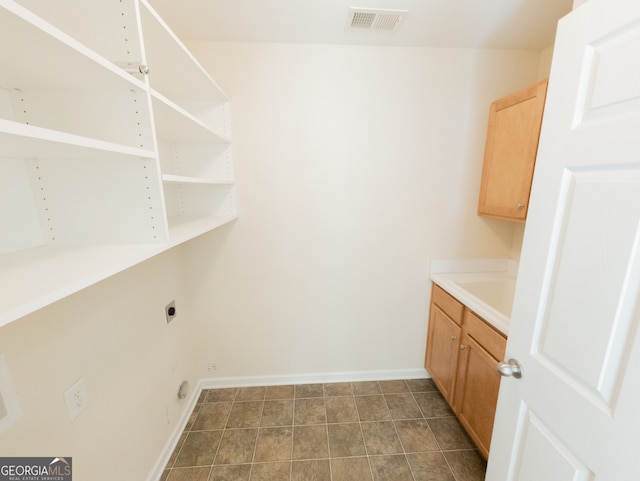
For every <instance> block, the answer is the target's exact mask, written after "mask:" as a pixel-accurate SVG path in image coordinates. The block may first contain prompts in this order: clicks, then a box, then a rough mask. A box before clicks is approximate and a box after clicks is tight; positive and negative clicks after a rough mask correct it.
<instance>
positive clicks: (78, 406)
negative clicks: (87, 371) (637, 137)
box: [64, 377, 89, 421]
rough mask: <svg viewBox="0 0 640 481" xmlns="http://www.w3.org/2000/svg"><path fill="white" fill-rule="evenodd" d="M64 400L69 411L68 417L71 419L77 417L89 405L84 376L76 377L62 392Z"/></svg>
mask: <svg viewBox="0 0 640 481" xmlns="http://www.w3.org/2000/svg"><path fill="white" fill-rule="evenodd" d="M64 400H65V402H66V404H67V412H68V413H69V419H70V420H71V421H73V420H74V419H75V418H77V417H78V416H79V415H80V413H81V412H82V411H84V410H85V409H87V407H88V406H89V396H88V394H87V386H86V384H85V382H84V378H82V377H81V378H80V379H78V380H77V381H76V382H75V383H74V384H73V385H72V386H71V387H70V388H69V389H67V390H66V391H65V393H64Z"/></svg>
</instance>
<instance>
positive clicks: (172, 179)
mask: <svg viewBox="0 0 640 481" xmlns="http://www.w3.org/2000/svg"><path fill="white" fill-rule="evenodd" d="M162 182H164V183H166V184H199V185H233V181H232V180H217V179H204V178H202V177H187V176H184V175H173V174H163V176H162Z"/></svg>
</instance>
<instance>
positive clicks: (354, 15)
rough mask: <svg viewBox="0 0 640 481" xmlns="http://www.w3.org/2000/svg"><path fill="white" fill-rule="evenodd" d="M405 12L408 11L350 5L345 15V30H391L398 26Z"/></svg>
mask: <svg viewBox="0 0 640 481" xmlns="http://www.w3.org/2000/svg"><path fill="white" fill-rule="evenodd" d="M407 13H409V11H408V10H387V9H379V8H355V7H351V8H349V16H348V17H347V27H346V30H347V31H352V32H362V31H380V32H393V31H394V30H396V29H397V28H398V27H399V26H400V23H401V22H402V19H403V18H404V17H405V16H406V15H407Z"/></svg>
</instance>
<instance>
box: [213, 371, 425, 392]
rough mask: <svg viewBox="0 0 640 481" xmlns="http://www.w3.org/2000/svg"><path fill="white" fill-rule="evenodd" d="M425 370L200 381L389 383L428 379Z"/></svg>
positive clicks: (236, 383)
mask: <svg viewBox="0 0 640 481" xmlns="http://www.w3.org/2000/svg"><path fill="white" fill-rule="evenodd" d="M428 377H429V374H428V373H427V371H426V370H425V369H394V370H386V371H349V372H330V373H313V374H282V375H275V376H274V375H272V376H239V377H209V378H204V379H201V380H200V383H201V384H202V388H203V389H217V388H225V387H246V386H278V385H283V384H314V383H328V382H355V381H389V380H396V379H421V378H428Z"/></svg>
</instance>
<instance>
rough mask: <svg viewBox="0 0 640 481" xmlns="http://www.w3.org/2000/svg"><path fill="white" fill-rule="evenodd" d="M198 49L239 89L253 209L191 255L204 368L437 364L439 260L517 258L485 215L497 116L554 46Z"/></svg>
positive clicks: (240, 371) (224, 371)
mask: <svg viewBox="0 0 640 481" xmlns="http://www.w3.org/2000/svg"><path fill="white" fill-rule="evenodd" d="M190 47H191V48H192V50H193V51H194V52H195V54H196V56H198V57H199V58H200V59H201V60H202V61H203V63H204V64H205V66H206V67H207V68H208V69H209V70H210V71H211V72H212V74H213V76H214V78H216V79H217V80H218V82H219V83H220V85H221V86H222V88H223V89H224V90H225V91H226V92H227V94H228V95H229V96H230V97H231V99H232V103H231V106H232V123H233V137H234V158H235V165H236V174H237V188H238V199H239V210H240V219H239V220H238V221H237V222H236V223H235V224H234V225H233V226H230V227H228V228H225V231H224V234H223V235H219V234H214V235H212V236H205V237H203V238H202V239H200V240H199V241H197V242H196V243H195V244H194V247H193V248H192V249H190V251H189V253H188V255H187V258H188V259H189V261H188V264H189V267H188V269H189V273H190V276H191V277H192V278H193V279H197V282H196V283H195V286H194V288H195V289H196V294H197V295H196V298H197V299H198V302H197V303H196V305H195V306H194V309H195V312H196V313H197V322H198V329H199V332H200V335H199V336H198V339H197V342H198V351H199V353H200V369H201V370H202V372H203V373H204V374H205V375H211V376H213V377H218V378H219V377H223V378H224V377H232V378H233V377H238V376H284V377H285V378H286V377H287V376H292V375H305V374H313V373H336V372H345V371H346V372H349V371H366V372H368V371H382V370H405V369H408V370H411V369H420V368H421V367H422V364H423V356H424V345H425V336H426V322H427V302H428V297H429V284H428V282H427V269H428V263H429V260H430V259H433V258H451V257H508V256H509V254H510V247H511V241H512V236H513V229H514V227H513V225H512V224H510V223H507V222H501V221H495V220H487V219H481V218H479V217H477V216H476V205H477V197H478V191H479V182H480V171H481V166H482V156H483V149H484V140H485V133H486V122H487V115H488V109H489V104H490V103H491V101H492V100H494V99H496V98H498V97H501V96H504V95H506V94H508V93H510V92H512V91H513V90H515V89H519V88H522V87H525V86H527V85H528V84H530V83H532V82H533V81H535V80H536V79H537V73H538V62H539V53H538V52H516V51H473V50H455V49H425V48H380V47H357V46H320V45H277V44H238V43H236V44H233V43H227V44H213V43H192V44H191V45H190ZM208 265H212V266H213V268H208V267H207V266H208ZM211 364H215V365H216V366H217V370H216V371H215V372H213V373H211V372H210V373H207V372H206V368H207V366H210V365H211Z"/></svg>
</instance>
